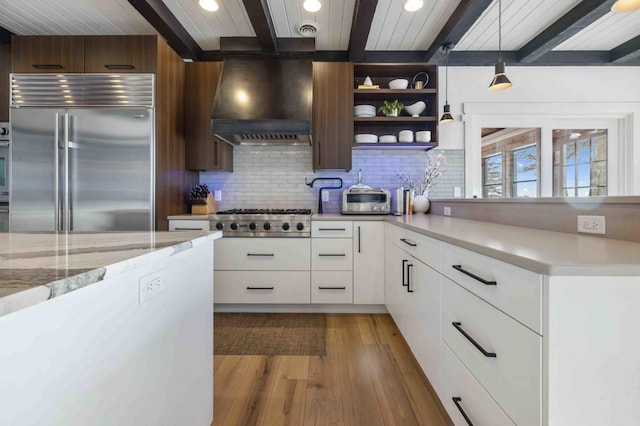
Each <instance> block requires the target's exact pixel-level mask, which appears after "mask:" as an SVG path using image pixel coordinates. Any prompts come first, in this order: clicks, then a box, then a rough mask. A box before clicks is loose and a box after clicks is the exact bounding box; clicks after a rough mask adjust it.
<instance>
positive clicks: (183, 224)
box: [169, 219, 211, 231]
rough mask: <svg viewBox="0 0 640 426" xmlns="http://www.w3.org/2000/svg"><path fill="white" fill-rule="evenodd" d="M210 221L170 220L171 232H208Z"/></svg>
mask: <svg viewBox="0 0 640 426" xmlns="http://www.w3.org/2000/svg"><path fill="white" fill-rule="evenodd" d="M210 224H211V222H209V219H169V231H208V230H209V229H210V228H211V225H210Z"/></svg>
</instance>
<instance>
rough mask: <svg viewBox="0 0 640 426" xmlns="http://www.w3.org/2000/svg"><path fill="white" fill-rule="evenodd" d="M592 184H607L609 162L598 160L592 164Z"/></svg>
mask: <svg viewBox="0 0 640 426" xmlns="http://www.w3.org/2000/svg"><path fill="white" fill-rule="evenodd" d="M591 185H592V186H607V163H606V162H604V161H598V162H597V163H592V164H591Z"/></svg>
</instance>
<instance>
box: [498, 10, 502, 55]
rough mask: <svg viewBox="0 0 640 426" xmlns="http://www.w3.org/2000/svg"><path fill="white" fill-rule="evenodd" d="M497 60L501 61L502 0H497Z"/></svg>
mask: <svg viewBox="0 0 640 426" xmlns="http://www.w3.org/2000/svg"><path fill="white" fill-rule="evenodd" d="M498 62H502V0H498Z"/></svg>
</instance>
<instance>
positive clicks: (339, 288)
mask: <svg viewBox="0 0 640 426" xmlns="http://www.w3.org/2000/svg"><path fill="white" fill-rule="evenodd" d="M318 289H319V290H346V289H347V287H323V286H318Z"/></svg>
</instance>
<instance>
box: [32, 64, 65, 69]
mask: <svg viewBox="0 0 640 426" xmlns="http://www.w3.org/2000/svg"><path fill="white" fill-rule="evenodd" d="M31 66H32V67H34V68H36V69H39V70H61V69H63V68H64V67H63V66H62V65H60V64H32V65H31Z"/></svg>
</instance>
